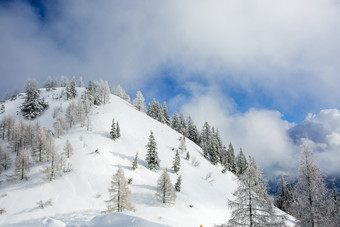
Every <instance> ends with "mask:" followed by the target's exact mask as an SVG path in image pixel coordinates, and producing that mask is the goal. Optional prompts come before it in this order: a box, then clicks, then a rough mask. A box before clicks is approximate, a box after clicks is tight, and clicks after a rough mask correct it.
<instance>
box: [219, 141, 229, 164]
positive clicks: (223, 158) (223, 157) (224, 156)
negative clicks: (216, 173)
mask: <svg viewBox="0 0 340 227" xmlns="http://www.w3.org/2000/svg"><path fill="white" fill-rule="evenodd" d="M220 162H221V165H222V166H223V167H224V168H225V169H228V151H227V148H226V146H225V145H223V146H222V150H221V157H220Z"/></svg>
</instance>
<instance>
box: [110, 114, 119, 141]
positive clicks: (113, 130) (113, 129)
mask: <svg viewBox="0 0 340 227" xmlns="http://www.w3.org/2000/svg"><path fill="white" fill-rule="evenodd" d="M110 135H111V138H112V139H113V140H115V139H117V138H118V135H117V128H116V123H115V119H114V118H113V119H112V124H111V130H110Z"/></svg>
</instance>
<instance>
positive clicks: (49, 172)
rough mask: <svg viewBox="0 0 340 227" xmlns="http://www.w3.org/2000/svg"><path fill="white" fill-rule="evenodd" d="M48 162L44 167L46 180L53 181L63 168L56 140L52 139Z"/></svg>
mask: <svg viewBox="0 0 340 227" xmlns="http://www.w3.org/2000/svg"><path fill="white" fill-rule="evenodd" d="M48 160H49V161H48V162H49V163H48V164H47V165H46V166H45V167H44V169H43V173H44V174H45V176H46V180H48V181H52V180H54V179H55V178H56V177H57V176H59V175H60V172H61V170H62V166H61V158H60V155H59V153H58V152H57V151H56V148H55V144H54V141H53V140H51V141H50V144H49V149H48Z"/></svg>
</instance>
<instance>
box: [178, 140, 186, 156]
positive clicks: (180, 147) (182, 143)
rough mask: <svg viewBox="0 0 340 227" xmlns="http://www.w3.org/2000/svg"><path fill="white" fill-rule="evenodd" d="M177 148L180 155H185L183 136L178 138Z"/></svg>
mask: <svg viewBox="0 0 340 227" xmlns="http://www.w3.org/2000/svg"><path fill="white" fill-rule="evenodd" d="M179 141H180V142H179V147H178V150H180V152H181V154H183V153H186V152H187V146H186V143H185V137H184V136H181V137H180V138H179Z"/></svg>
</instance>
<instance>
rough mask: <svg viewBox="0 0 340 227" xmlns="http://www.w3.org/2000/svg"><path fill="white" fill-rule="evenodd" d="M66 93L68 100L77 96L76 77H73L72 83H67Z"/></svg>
mask: <svg viewBox="0 0 340 227" xmlns="http://www.w3.org/2000/svg"><path fill="white" fill-rule="evenodd" d="M65 93H66V99H67V100H69V99H73V98H75V97H76V96H77V90H76V82H75V79H74V77H73V78H72V81H71V83H69V84H67V85H66V88H65Z"/></svg>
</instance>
